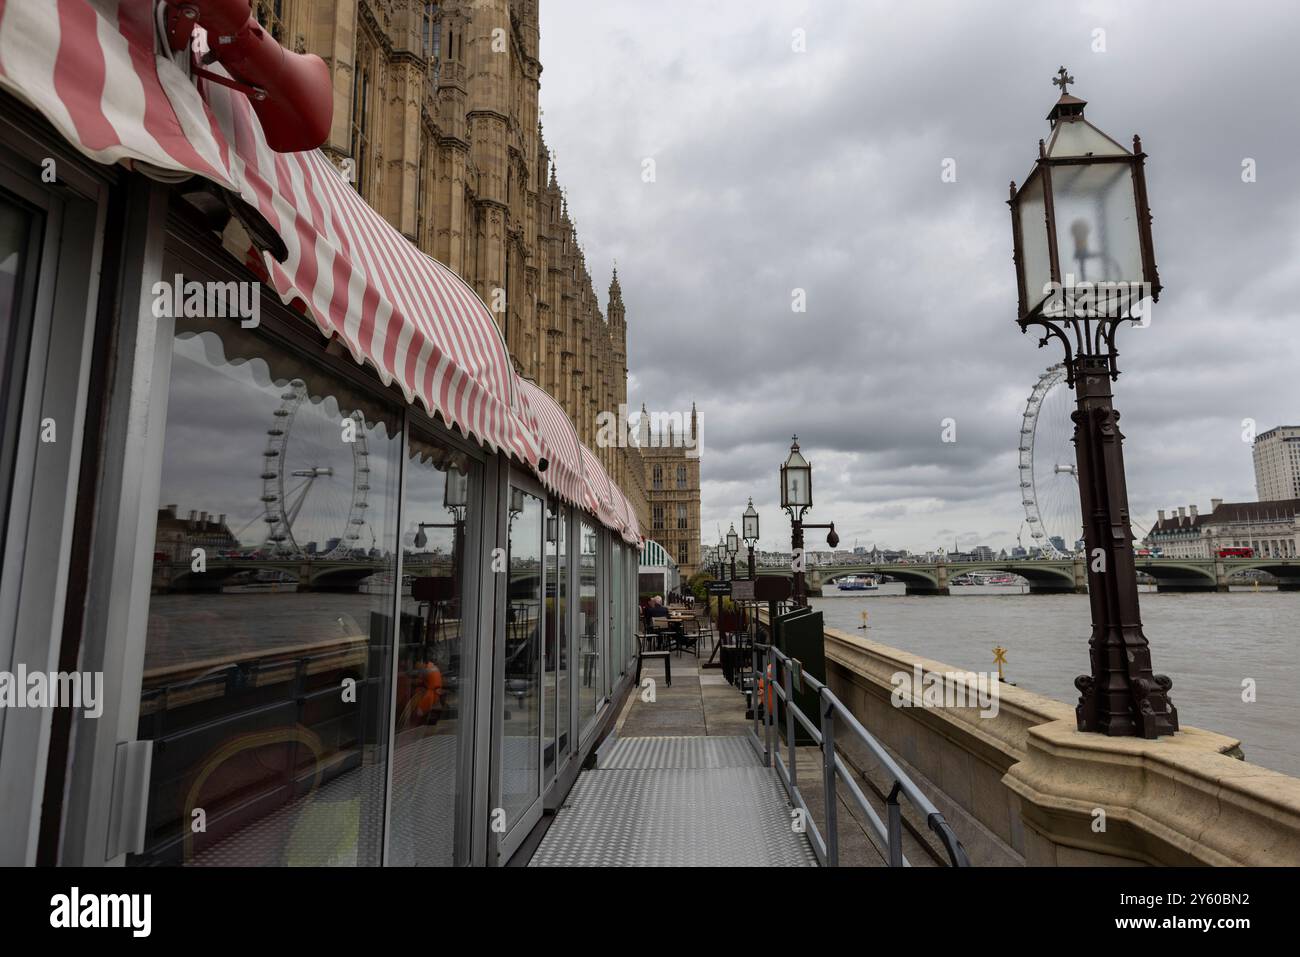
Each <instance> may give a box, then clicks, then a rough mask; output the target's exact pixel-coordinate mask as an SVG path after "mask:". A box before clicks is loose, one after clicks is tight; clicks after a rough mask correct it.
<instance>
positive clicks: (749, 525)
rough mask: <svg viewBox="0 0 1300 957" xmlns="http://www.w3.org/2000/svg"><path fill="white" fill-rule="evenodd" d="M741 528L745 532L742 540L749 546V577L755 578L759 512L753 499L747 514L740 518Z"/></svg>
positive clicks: (746, 510)
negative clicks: (755, 551) (755, 550)
mask: <svg viewBox="0 0 1300 957" xmlns="http://www.w3.org/2000/svg"><path fill="white" fill-rule="evenodd" d="M740 528H741V531H742V532H743V535H742V536H741V537H742V538H744V539H745V544H746V545H748V546H749V577H750V579H751V580H752V579H753V578H754V574H755V571H754V546H755V545H757V544H758V510H757V509H756V508H754V499H753V498H752V497H751V498H750V500H749V505H748V506H747V507H746V508H745V513H744V514H743V515H741V516H740Z"/></svg>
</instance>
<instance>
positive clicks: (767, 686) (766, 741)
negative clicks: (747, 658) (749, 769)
mask: <svg viewBox="0 0 1300 957" xmlns="http://www.w3.org/2000/svg"><path fill="white" fill-rule="evenodd" d="M763 658H764V659H765V660H766V662H767V663H766V664H765V665H764V669H763V678H764V684H763V747H764V751H765V753H766V756H767V766H768V767H769V768H770V767H773V766H775V764H776V761H775V759H774V758H773V754H774V752H773V750H772V722H774V721H775V720H776V718H774V717H773V715H772V711H773V709H772V708H771V707H770V706H769V704H775V703H776V692H775V691H774V690H773V689H772V682H773V680H774V679H773V678H771V677H768V676H769V675H775V674H776V667H775V665H774V663H773V660H772V646H771V645H768V647H767V653H766V654H765V655H764V656H763Z"/></svg>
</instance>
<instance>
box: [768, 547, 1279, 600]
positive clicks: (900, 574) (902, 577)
mask: <svg viewBox="0 0 1300 957" xmlns="http://www.w3.org/2000/svg"><path fill="white" fill-rule="evenodd" d="M1135 564H1136V566H1137V570H1138V571H1139V572H1142V573H1144V574H1146V575H1149V576H1150V577H1151V578H1153V579H1154V580H1155V583H1156V590H1157V591H1164V592H1184V591H1221V592H1222V591H1227V590H1228V580H1229V579H1230V578H1231V577H1232V576H1233V575H1236V574H1237V573H1239V572H1245V571H1262V572H1268V573H1269V574H1270V575H1272V576H1273V577H1274V578H1276V579H1277V587H1278V590H1279V591H1300V558H1138V559H1136V560H1135ZM760 571H761V572H762V573H763V574H775V575H786V576H788V575H790V574H791V571H790V568H789V566H781V567H776V568H767V567H765V568H762V569H760ZM968 572H979V573H996V572H1009V573H1011V574H1014V575H1019V576H1021V577H1022V578H1024V579H1026V580H1027V581H1028V582H1029V593H1030V594H1031V595H1034V594H1054V593H1061V592H1074V593H1078V594H1084V593H1086V592H1087V590H1088V568H1087V564H1086V562H1085V560H1084V558H1083V557H1082V556H1079V557H1077V558H1072V559H1070V558H1067V559H1013V560H1009V561H998V560H991V561H971V562H917V563H906V564H903V563H898V562H862V563H855V564H844V565H810V566H809V567H808V569H807V584H808V591H809V594H814V595H816V594H820V593H821V590H822V588H823V587H825V586H826V585H832V584H834V583H835V582H836V581H838V580H839V579H841V578H846V577H848V576H850V575H886V576H889V577H890V578H892V579H894V580H896V581H901V582H903V583H904V584H905V585H906V586H907V594H909V595H947V594H948V593H949V584H950V582H951V580H952V579H953V578H955V577H957V576H958V575H963V574H966V573H968Z"/></svg>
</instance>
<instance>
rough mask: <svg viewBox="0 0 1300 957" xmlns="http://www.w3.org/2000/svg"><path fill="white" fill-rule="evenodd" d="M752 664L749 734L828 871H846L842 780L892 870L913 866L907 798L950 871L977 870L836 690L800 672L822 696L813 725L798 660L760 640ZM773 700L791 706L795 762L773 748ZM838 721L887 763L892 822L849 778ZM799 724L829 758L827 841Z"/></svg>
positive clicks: (825, 768) (825, 771)
mask: <svg viewBox="0 0 1300 957" xmlns="http://www.w3.org/2000/svg"><path fill="white" fill-rule="evenodd" d="M760 650H761V651H762V652H763V653H764V666H763V669H762V671H761V672H760V670H759V653H760ZM752 664H753V674H754V686H753V689H752V691H751V694H752V697H751V699H750V700H751V702H752V703H753V714H754V729H751V731H750V739H751V743H752V744H753V745H754V747H755V748H756V749H757V750H758V752H759V754H760V755H761V756H762V758H763V763H764V765H765V766H767V767H775V769H776V772H777V777H778V778H779V779H780V781H781V784H782V786H784V787H785V790H786V794H787V795H788V796H789V798H790V802H791V803H792V804H793V805H794V806H795V807H796V808H798V809H800V810H801V811H802V813H803V817H804V822H805V824H806V827H807V830H808V834H809V838H810V842H811V844H812V847H813V852H814V853H815V854H816V855H817V859H818V860H819V861H820V862H821V863H822V864H823V865H825V866H827V867H836V866H838V864H839V828H838V823H837V814H836V812H837V803H836V802H837V798H838V795H837V786H838V783H839V781H840V780H843V782H844V785H845V788H846V789H847V791H848V793H849V796H850V797H852V798H853V802H854V804H856V805H857V807H858V809H859V810H860V811H861V812H862V814H863V816H864V817H865V818H866V820H867V823H868V824H869V825H870V827H871V830H872V831H873V832H874V833H875V835H876V837H877V839H878V840H879V841H880V842H881V844H882V845H883V846H884V847H885V849H886V851H887V854H888V865H889V866H890V867H910V866H911V864H910V863H909V862H908V860H907V858H906V857H905V856H904V855H903V814H902V806H901V804H900V803H899V797H900V795H901V796H903V797H906V798H907V800H908V802H910V803H911V805H912V806H913V807H914V808H916V810H917V811H918V812H919V813H921V814H922V815H924V816H925V822H926V825H927V826H928V827H929V828H930V830H932V831H934V833H935V834H936V835H937V836H938V838H939V840H940V842H942V844H943V847H944V850H945V851H946V852H947V854H948V860H949V862H950V864H951V866H953V867H970V866H971V864H970V857H969V856H968V855H967V854H966V849H965V848H964V847H962V844H961V841H959V840H958V839H957V835H956V834H955V833H954V831H953V829H952V826H951V825H949V824H948V822H947V821H946V820H945V819H944V816H943V814H942V813H941V812H940V811H939V809H938V808H937V807H935V806H934V803H933V802H932V801H931V800H930V799H929V798H928V797H926V796H925V794H924V793H922V791H921V789H920V788H918V787H917V786H916V784H915V782H913V781H912V779H911V778H910V777H908V775H907V773H906V772H904V771H903V769H902V768H901V767H899V766H898V762H896V761H895V760H894V759H893V757H891V756H890V754H889V752H888V751H886V750H885V748H884V746H883V745H881V743H880V742H879V741H877V740H876V738H875V737H874V736H873V735H872V734H871V732H870V731H868V730H867V729H866V728H864V727H863V726H862V722H860V721H859V720H858V719H857V717H856V716H855V715H854V714H853V713H852V712H851V711H849V709H848V708H847V707H845V705H844V703H843V702H842V701H840V699H839V698H837V697H836V696H835V694H834V692H832V691H831V689H830V688H828V687H827V686H826V685H825V684H823V683H822V682H820V681H818V680H817V679H816V678H814V677H813V676H812V675H809V674H806V673H802V672H801V678H800V680H801V682H802V683H803V684H805V685H806V686H807V687H809V688H811V689H812V690H813V691H815V692H817V696H818V710H819V711H820V714H819V716H818V717H819V719H820V723H819V724H814V723H813V722H812V720H811V719H810V718H809V717H808V716H807V715H806V714H804V712H803V710H802V709H800V707H799V706H798V705H797V704H796V703H795V700H794V688H793V682H794V679H793V676H794V671H795V668H794V664H795V662H794V659H792V658H790V657H789V656H788V655H785V654H783V653H782V652H781V651H779V650H778V649H777V648H776V647H775V646H774V645H771V644H762V643H760V642H758V641H755V642H754V643H753V651H752ZM760 675H761V677H762V680H763V693H762V696H761V697H760V695H759V689H758V680H759V677H760ZM773 693H775V694H774V697H775V699H777V700H780V701H784V702H785V705H786V708H785V720H786V734H785V739H786V744H787V747H788V750H789V758H788V759H786V758H784V757H783V756H782V754H781V753H780V748H779V747H773V741H772V737H773V728H774V724H775V721H776V710H777V709H776V708H775V707H768V706H767V704H768V701H769V700H770V699H771V697H773ZM760 704H761V705H762V713H763V721H762V723H763V725H764V731H763V735H762V736H761V737H760V736H759V734H758V731H757V728H758V724H759V706H760ZM837 717H838V718H839V720H840V722H841V725H842V726H843V727H844V728H847V730H848V731H850V732H852V734H853V736H854V737H856V738H857V739H858V740H859V741H860V742H861V743H862V744H864V745H865V746H866V748H867V750H868V751H870V752H871V754H872V756H873V757H874V758H875V759H876V760H877V761H879V762H880V764H881V766H882V767H883V768H884V769H885V771H886V773H887V774H888V775H889V777H890V778H891V779H892V782H893V783H892V787H891V788H890V791H889V794H888V796H887V797H886V798H885V807H886V811H887V818H888V820H887V821H881V819H880V815H878V814H877V813H876V811H875V809H874V808H873V807H871V805H870V804H869V803H868V802H867V798H866V795H865V794H863V793H862V789H861V788H860V787H859V786H858V783H857V781H856V780H855V779H854V777H853V775H852V774H851V773H850V771H849V767H848V765H847V764H846V763H845V761H844V759H843V758H841V757H840V754H839V750H838V749H837V748H836V739H837V735H836V731H837V728H836V724H835V721H836V718H837ZM796 722H797V723H798V724H799V725H800V726H802V727H803V728H804V729H805V730H806V731H807V732H808V735H809V737H811V738H812V740H813V741H814V743H815V744H816V745H817V748H818V750H820V751H821V753H822V778H823V789H822V790H823V792H824V797H825V823H826V835H825V836H824V837H823V835H822V833H821V830H820V828H818V827H817V824H816V822H814V821H813V818H812V814H811V812H810V810H809V808H808V802H807V800H805V798H804V796H803V792H802V791H801V790H800V788H799V779H798V768H797V757H796V754H795V724H796Z"/></svg>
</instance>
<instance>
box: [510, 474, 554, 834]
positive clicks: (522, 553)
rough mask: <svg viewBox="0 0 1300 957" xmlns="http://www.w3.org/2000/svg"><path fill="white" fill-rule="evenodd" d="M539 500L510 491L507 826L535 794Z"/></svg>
mask: <svg viewBox="0 0 1300 957" xmlns="http://www.w3.org/2000/svg"><path fill="white" fill-rule="evenodd" d="M542 527H543V515H542V500H541V499H540V498H538V497H537V496H535V495H531V494H529V493H528V492H525V491H523V490H522V489H518V488H513V487H512V488H511V490H510V519H509V538H508V540H507V561H506V565H507V569H508V574H509V576H510V578H509V585H508V587H507V603H508V604H507V608H506V635H505V658H504V661H505V667H504V669H503V673H502V681H503V682H504V687H503V688H502V694H501V708H502V721H501V727H502V739H501V806H502V807H503V808H504V809H505V812H506V828H507V829H509V828H510V827H511V826H513V825H514V823H515V822H516V821H518V820H519V818H520V817H521V816H522V815H523V813H524V812H525V811H527V810H528V808H529V806H530V805H531V804H532V803H533V801H534V800H536V798H537V796H538V794H539V787H540V782H539V777H538V760H539V757H540V751H541V733H542V708H541V677H540V670H539V666H540V656H541V650H542V630H543V627H544V624H545V623H544V621H543V618H542V611H543V609H542V577H543V576H542Z"/></svg>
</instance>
